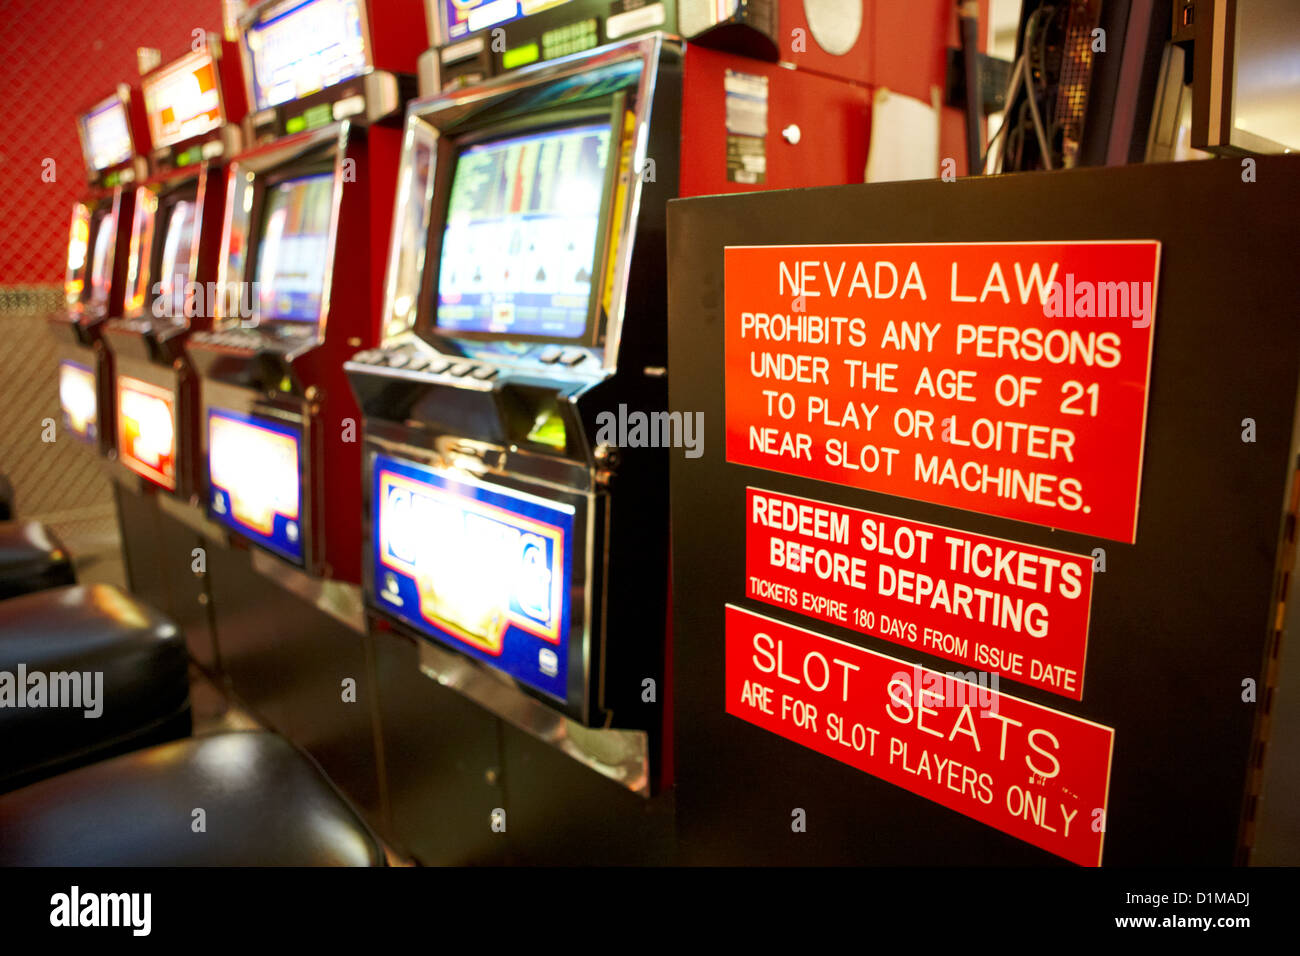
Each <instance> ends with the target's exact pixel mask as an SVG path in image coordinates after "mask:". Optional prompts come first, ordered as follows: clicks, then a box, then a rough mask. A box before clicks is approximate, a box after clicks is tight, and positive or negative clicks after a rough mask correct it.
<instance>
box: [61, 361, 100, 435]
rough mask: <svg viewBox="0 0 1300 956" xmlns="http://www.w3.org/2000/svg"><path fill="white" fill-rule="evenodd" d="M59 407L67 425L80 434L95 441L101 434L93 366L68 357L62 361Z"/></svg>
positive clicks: (75, 433)
mask: <svg viewBox="0 0 1300 956" xmlns="http://www.w3.org/2000/svg"><path fill="white" fill-rule="evenodd" d="M59 409H60V411H62V412H63V425H64V427H65V428H67V429H68V430H69V431H70V432H72V434H73V435H75V436H76V437H77V438H79V439H81V440H82V441H88V442H93V441H95V439H96V438H97V437H98V436H99V400H98V398H97V393H96V388H95V373H94V372H93V371H92V370H91V369H90V367H89V366H87V365H82V364H81V363H80V362H73V361H69V360H67V359H65V360H64V361H62V362H60V363H59Z"/></svg>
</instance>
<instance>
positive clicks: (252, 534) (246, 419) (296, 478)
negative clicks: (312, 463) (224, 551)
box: [208, 408, 303, 564]
mask: <svg viewBox="0 0 1300 956" xmlns="http://www.w3.org/2000/svg"><path fill="white" fill-rule="evenodd" d="M301 454H302V434H301V432H300V431H299V430H298V429H296V428H294V427H293V426H291V425H286V424H285V423H283V422H280V421H276V420H274V419H272V418H268V417H266V416H263V415H243V414H240V413H238V412H234V411H230V410H227V409H217V408H212V409H209V410H208V485H209V487H210V489H211V490H210V493H209V499H208V511H209V513H210V514H211V515H212V517H213V518H214V519H215V520H217V521H219V522H220V523H222V524H224V525H225V526H226V527H228V528H232V529H233V530H235V531H237V532H239V533H240V534H242V535H243V536H244V537H246V538H248V539H249V540H250V541H252V542H254V543H255V544H259V545H261V546H262V547H264V548H266V549H267V550H268V551H271V552H273V553H275V554H278V555H280V556H281V557H283V558H287V559H288V560H290V561H292V562H294V563H295V564H302V563H303V546H302V528H301V525H300V521H301V518H300V515H301V512H302V477H301V475H302V470H301V466H300V458H301Z"/></svg>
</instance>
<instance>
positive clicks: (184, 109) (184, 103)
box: [141, 50, 221, 149]
mask: <svg viewBox="0 0 1300 956" xmlns="http://www.w3.org/2000/svg"><path fill="white" fill-rule="evenodd" d="M141 85H142V87H143V88H144V103H145V110H146V111H147V112H148V114H149V132H150V133H151V134H152V137H153V145H154V148H155V149H157V148H159V147H163V146H171V145H173V144H175V143H180V142H183V141H184V140H187V139H192V138H194V137H195V136H202V135H203V134H204V133H207V132H210V131H211V130H214V129H216V128H217V127H218V126H220V125H221V94H220V92H219V89H218V86H217V71H216V66H215V65H214V64H213V61H212V54H211V53H209V52H208V51H206V50H197V51H195V52H193V53H190V54H188V55H186V56H184V57H182V58H181V59H179V60H177V61H176V62H175V63H172V64H169V65H167V66H166V67H163V68H162V69H160V70H158V71H157V72H156V73H153V74H151V75H149V76H147V77H145V79H143V80H142V81H141Z"/></svg>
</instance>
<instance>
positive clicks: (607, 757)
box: [417, 641, 650, 797]
mask: <svg viewBox="0 0 1300 956" xmlns="http://www.w3.org/2000/svg"><path fill="white" fill-rule="evenodd" d="M417 645H418V647H419V651H420V671H421V673H423V674H424V675H425V676H426V677H429V678H432V679H433V680H435V681H437V682H438V683H439V684H441V685H442V686H443V687H447V688H450V689H451V690H454V691H456V692H457V693H459V694H462V695H464V696H465V697H468V698H469V699H470V700H472V701H474V703H476V704H478V705H479V706H480V707H482V708H483V709H484V710H487V711H488V712H490V713H492V714H495V715H496V716H497V717H500V718H501V719H502V720H504V721H506V722H508V723H509V724H511V725H512V726H514V727H517V728H519V729H520V730H522V731H524V732H525V733H527V734H531V735H532V736H534V737H536V738H537V739H538V740H541V741H542V742H543V743H547V744H550V745H551V746H552V747H555V748H557V749H558V750H560V751H562V752H563V753H566V754H568V755H569V756H570V757H572V758H573V759H574V760H576V761H578V762H579V763H581V764H583V765H584V766H586V767H588V768H590V769H591V770H594V771H596V772H597V773H599V774H600V775H601V776H603V777H608V778H609V779H610V780H612V781H614V782H615V783H617V784H619V785H620V786H623V787H626V788H627V789H628V790H631V791H632V792H633V793H635V794H637V795H638V796H642V797H649V796H650V750H649V735H648V734H647V733H646V732H645V731H644V730H618V729H615V728H591V727H584V726H583V725H582V724H580V723H578V722H577V721H575V720H572V719H570V718H568V717H565V716H564V715H563V714H561V713H559V712H558V711H555V710H552V709H551V708H550V707H547V706H546V705H545V704H543V703H542V702H541V701H539V700H536V699H534V698H532V697H529V696H528V695H527V694H524V693H523V692H521V691H519V690H518V689H516V688H515V687H514V685H513V683H510V682H509V681H510V679H509V678H508V677H506V676H505V675H504V674H496V673H494V672H492V671H490V670H488V669H487V668H484V667H480V666H478V665H477V664H476V663H475V662H474V661H472V660H469V659H468V658H465V657H462V656H460V655H458V654H455V653H453V652H451V651H444V650H442V649H441V648H439V647H437V646H435V645H433V644H430V643H428V642H427V641H419V642H417Z"/></svg>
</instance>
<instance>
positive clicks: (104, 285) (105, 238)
mask: <svg viewBox="0 0 1300 956" xmlns="http://www.w3.org/2000/svg"><path fill="white" fill-rule="evenodd" d="M90 234H91V236H92V237H93V239H92V242H93V245H92V246H91V250H90V276H89V279H90V282H89V286H90V295H89V301H90V302H92V303H95V304H97V305H106V304H107V303H108V294H109V287H110V285H111V284H112V281H113V245H114V243H115V242H116V240H117V217H116V216H115V215H114V214H113V212H112V211H111V210H108V209H99V210H97V211H96V212H95V214H94V216H93V217H92V218H91V222H90Z"/></svg>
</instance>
